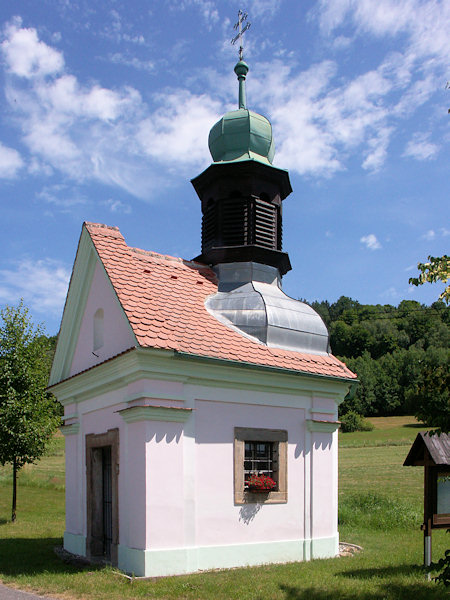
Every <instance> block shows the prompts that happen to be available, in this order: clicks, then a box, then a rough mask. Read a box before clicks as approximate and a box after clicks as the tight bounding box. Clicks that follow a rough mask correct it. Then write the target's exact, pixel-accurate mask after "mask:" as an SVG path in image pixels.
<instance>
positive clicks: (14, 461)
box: [11, 458, 17, 523]
mask: <svg viewBox="0 0 450 600" xmlns="http://www.w3.org/2000/svg"><path fill="white" fill-rule="evenodd" d="M16 500H17V464H16V459H15V458H14V460H13V497H12V512H11V521H12V522H13V523H14V521H15V520H16Z"/></svg>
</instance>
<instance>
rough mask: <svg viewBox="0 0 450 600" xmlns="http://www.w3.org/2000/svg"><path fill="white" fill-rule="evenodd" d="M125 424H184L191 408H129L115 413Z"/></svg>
mask: <svg viewBox="0 0 450 600" xmlns="http://www.w3.org/2000/svg"><path fill="white" fill-rule="evenodd" d="M117 412H118V413H119V414H120V416H121V417H122V419H123V420H124V421H125V423H136V422H138V421H173V422H175V423H184V422H185V421H187V419H188V418H189V417H190V415H191V413H192V408H177V407H175V406H131V407H130V408H124V409H123V410H119V411H117Z"/></svg>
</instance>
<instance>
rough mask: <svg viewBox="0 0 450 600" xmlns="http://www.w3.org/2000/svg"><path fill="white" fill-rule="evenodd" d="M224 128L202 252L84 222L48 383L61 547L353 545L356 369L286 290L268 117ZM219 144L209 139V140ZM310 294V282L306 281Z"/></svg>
mask: <svg viewBox="0 0 450 600" xmlns="http://www.w3.org/2000/svg"><path fill="white" fill-rule="evenodd" d="M234 70H235V73H236V75H237V78H238V86H239V96H238V97H239V101H238V108H237V109H236V110H233V111H231V112H228V113H227V114H225V115H224V116H223V117H222V118H221V119H220V120H219V121H218V122H217V123H216V124H215V125H214V126H213V127H212V129H211V131H210V134H209V149H210V152H211V156H212V163H211V165H210V166H209V167H208V168H207V169H206V170H205V171H204V172H202V173H200V174H199V175H198V176H197V177H195V178H194V179H193V180H192V184H193V187H194V190H195V192H196V193H197V195H198V197H199V200H200V207H201V214H202V237H201V251H200V254H199V255H198V256H197V257H196V258H194V259H192V260H185V259H182V258H177V257H172V256H166V255H163V254H159V253H157V252H154V251H149V250H141V249H138V248H133V247H130V246H128V245H127V243H126V241H125V239H124V237H123V236H122V234H121V233H120V231H119V229H118V228H117V227H111V226H107V225H103V224H97V223H84V224H83V227H82V231H81V237H80V240H79V244H78V249H77V253H76V258H75V263H74V267H73V272H72V277H71V281H70V285H69V291H68V295H67V299H66V304H65V308H64V314H63V318H62V323H61V329H60V334H59V338H58V344H57V349H56V354H55V359H54V364H53V368H52V372H51V379H50V390H51V391H52V392H53V393H54V394H55V396H56V397H57V399H58V400H59V401H60V402H61V403H62V405H63V406H64V426H63V427H62V432H63V434H64V435H65V442H66V528H65V533H64V548H65V549H66V550H67V551H68V552H71V553H73V554H76V555H82V556H86V557H88V558H91V559H93V560H105V561H107V562H110V563H112V564H113V565H116V566H117V567H118V568H120V569H122V570H123V571H125V572H127V573H133V574H134V575H136V576H152V577H154V576H161V575H175V574H181V573H190V572H195V571H199V570H205V569H215V568H224V567H237V566H245V565H258V564H264V563H280V562H288V561H301V560H309V559H311V558H321V557H332V556H335V555H336V554H337V553H338V548H339V536H338V530H337V489H338V475H337V466H338V447H337V435H338V431H337V430H338V427H339V422H338V419H337V411H338V405H339V404H340V402H342V401H343V399H344V398H345V396H346V394H347V393H348V391H349V389H350V388H351V386H352V385H353V384H354V382H355V375H354V374H353V373H352V372H351V371H350V370H349V369H348V368H347V367H346V366H345V365H344V364H343V363H342V362H340V361H339V360H338V359H337V358H335V357H334V356H333V355H332V354H331V350H330V347H329V337H328V332H327V329H326V327H325V325H324V323H323V321H322V319H321V318H320V316H319V315H318V314H317V313H316V312H315V311H314V310H313V309H312V308H311V307H310V306H308V305H307V304H305V303H303V302H300V301H298V300H295V299H293V298H290V297H289V296H287V295H286V294H285V293H284V292H283V290H282V277H283V276H284V275H285V274H286V273H287V272H288V271H289V270H290V269H291V264H290V261H289V256H288V254H287V252H285V251H284V250H283V248H282V230H283V227H282V217H283V201H284V200H285V199H286V198H287V196H288V195H289V194H290V193H291V192H292V189H291V184H290V180H289V174H288V172H287V171H285V170H283V169H280V168H277V167H275V166H274V165H273V164H272V161H273V157H274V140H273V135H272V127H271V124H270V122H269V120H268V119H266V118H265V117H263V116H262V115H259V114H257V113H255V112H253V111H251V110H249V109H248V108H247V101H246V89H245V86H246V77H247V73H248V70H249V68H248V65H247V64H246V63H245V62H244V61H243V60H242V57H241V59H240V60H239V62H238V63H237V64H236V66H235V69H234ZM205 143H206V140H205ZM303 293H306V292H305V291H303Z"/></svg>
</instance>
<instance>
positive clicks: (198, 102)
mask: <svg viewBox="0 0 450 600" xmlns="http://www.w3.org/2000/svg"><path fill="white" fill-rule="evenodd" d="M161 100H162V98H161ZM219 112H220V105H219V103H218V102H216V101H213V100H212V99H211V98H210V97H209V96H207V95H202V96H195V95H193V94H191V93H190V92H188V91H187V90H179V91H175V92H173V93H172V94H169V95H167V96H165V98H164V102H162V101H161V108H158V109H157V110H156V111H155V112H154V113H153V114H152V116H151V117H149V118H147V119H145V120H144V121H142V123H140V125H139V131H138V134H137V137H136V139H137V141H138V142H139V143H140V144H141V146H142V147H143V148H144V150H145V153H146V154H147V155H148V156H151V157H153V158H155V159H156V160H158V161H160V162H163V163H166V164H167V165H168V166H170V165H172V166H173V168H174V169H176V170H178V169H179V168H180V167H181V166H183V167H185V166H188V167H189V168H192V167H195V166H200V165H202V164H206V163H207V162H208V160H210V156H209V153H208V147H207V144H206V140H207V139H208V133H209V130H210V128H211V127H212V125H214V122H215V121H217V119H218V115H219Z"/></svg>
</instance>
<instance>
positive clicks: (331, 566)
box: [0, 417, 450, 600]
mask: <svg viewBox="0 0 450 600" xmlns="http://www.w3.org/2000/svg"><path fill="white" fill-rule="evenodd" d="M371 421H372V422H373V423H374V425H375V429H374V431H370V432H364V433H347V434H339V435H340V451H339V452H340V457H339V458H340V469H339V477H340V490H339V498H340V510H339V514H340V536H341V540H343V541H347V542H352V543H355V544H359V545H361V546H363V548H364V550H363V552H361V553H359V554H356V555H354V556H352V557H345V558H335V559H329V560H316V561H312V562H309V563H291V564H287V565H277V566H263V567H255V568H246V569H233V570H229V571H214V572H208V573H201V574H195V575H185V576H179V577H165V578H160V579H152V580H146V581H134V582H132V583H131V582H130V581H129V580H128V579H126V578H124V577H122V576H121V575H120V574H118V573H117V572H116V571H115V570H113V569H111V568H99V567H93V566H88V567H78V566H71V565H67V564H65V563H63V562H62V561H61V560H60V559H58V558H57V557H56V555H55V554H54V551H53V548H54V547H55V546H57V545H61V543H62V540H61V537H62V533H63V530H64V489H63V487H64V486H63V477H64V464H63V460H64V448H63V439H62V438H61V437H57V438H56V439H55V443H54V445H53V447H52V449H51V451H50V453H49V455H48V456H46V457H45V458H44V459H42V461H41V462H40V463H39V464H38V465H35V466H29V467H27V468H25V469H24V471H23V473H21V475H20V479H19V488H18V513H17V514H18V520H17V522H16V523H15V524H12V523H11V522H10V521H9V519H10V502H11V474H10V469H8V468H6V467H5V468H0V580H1V581H2V582H3V583H6V584H7V585H10V586H14V587H19V588H22V589H28V590H34V591H36V592H39V593H42V594H43V593H48V594H52V595H53V596H57V597H61V598H67V599H68V598H83V599H105V600H106V599H108V600H109V599H117V600H119V599H121V598H130V599H131V598H136V599H137V598H160V599H166V598H167V599H184V598H186V599H192V600H196V599H208V600H209V599H212V598H214V599H216V598H217V599H224V600H225V599H236V600H238V599H239V600H307V599H308V600H329V599H331V598H332V599H341V600H375V599H377V600H378V599H380V600H381V599H386V600H411V599H415V600H421V599H436V600H438V599H439V600H442V599H443V598H444V597H447V596H446V594H447V592H448V590H446V588H444V587H443V586H442V585H437V584H435V583H434V582H432V581H427V579H426V575H425V574H424V572H423V570H422V568H421V566H420V565H421V563H422V533H421V531H420V529H419V525H420V523H421V519H422V516H421V511H422V494H423V488H422V486H423V470H422V469H421V468H419V467H416V468H415V467H402V464H403V460H404V459H405V456H406V454H407V452H408V449H409V447H410V445H411V443H412V441H413V440H414V438H415V436H416V434H417V432H418V431H419V429H418V427H417V425H416V423H415V422H414V420H413V419H412V418H407V417H390V418H377V419H371ZM446 535H447V537H448V538H449V539H450V536H449V535H448V534H445V532H444V531H435V532H433V558H435V559H437V558H438V557H439V556H441V555H443V553H444V550H445V548H446V547H447V546H448V544H449V542H448V540H447V538H446Z"/></svg>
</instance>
